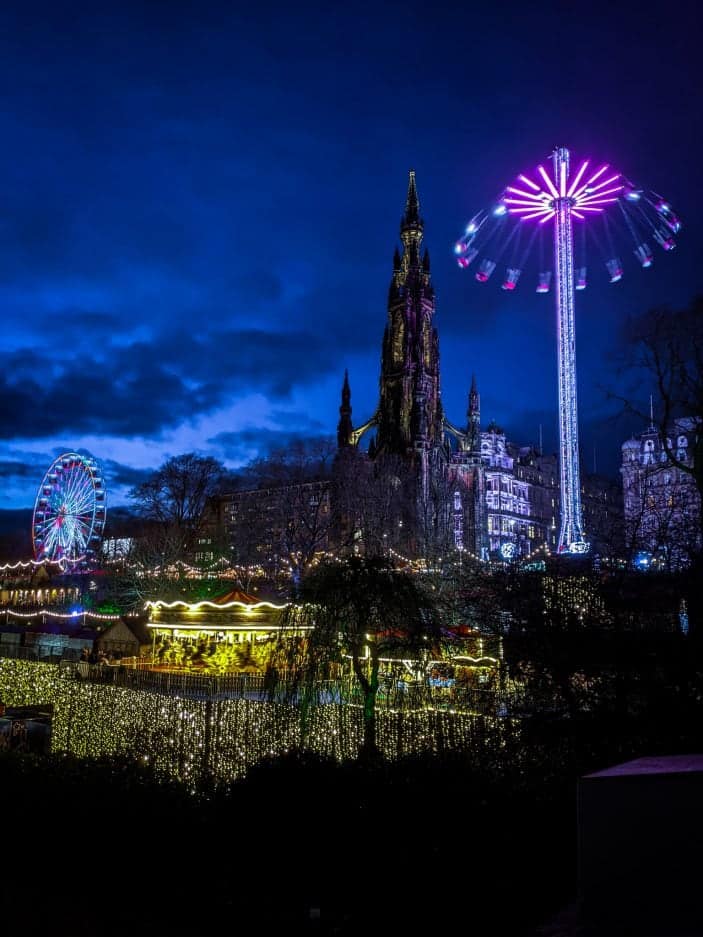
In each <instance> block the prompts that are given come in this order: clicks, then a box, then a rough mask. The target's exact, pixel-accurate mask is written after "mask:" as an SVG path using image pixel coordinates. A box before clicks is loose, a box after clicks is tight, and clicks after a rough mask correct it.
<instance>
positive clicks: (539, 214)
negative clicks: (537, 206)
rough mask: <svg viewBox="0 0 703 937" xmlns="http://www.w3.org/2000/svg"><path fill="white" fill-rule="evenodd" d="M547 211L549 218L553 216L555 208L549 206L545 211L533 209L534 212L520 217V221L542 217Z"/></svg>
mask: <svg viewBox="0 0 703 937" xmlns="http://www.w3.org/2000/svg"><path fill="white" fill-rule="evenodd" d="M545 212H546V214H547V218H551V217H552V215H553V214H554V210H553V209H549V208H547V209H545V210H543V211H533V212H532V213H531V214H529V215H523V216H522V218H521V219H520V221H529V220H530V218H541V217H542V216H543V215H544V214H545ZM545 220H546V219H545Z"/></svg>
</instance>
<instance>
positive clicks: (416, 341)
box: [376, 170, 443, 456]
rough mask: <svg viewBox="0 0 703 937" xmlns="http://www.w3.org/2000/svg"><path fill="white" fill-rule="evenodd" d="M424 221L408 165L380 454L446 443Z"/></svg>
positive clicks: (384, 368)
mask: <svg viewBox="0 0 703 937" xmlns="http://www.w3.org/2000/svg"><path fill="white" fill-rule="evenodd" d="M422 235H423V221H422V218H421V217H420V203H419V200H418V197H417V189H416V187H415V173H414V171H412V170H411V171H410V181H409V184H408V195H407V199H406V202H405V212H404V214H403V217H402V219H401V222H400V238H401V241H402V243H403V252H402V254H400V253H399V252H398V250H397V248H396V251H395V256H394V259H393V277H392V279H391V285H390V291H389V297H388V323H387V325H386V329H385V332H384V336H383V350H382V353H381V381H380V391H381V393H380V403H379V408H378V414H377V427H378V429H377V436H376V452H377V454H378V455H383V454H395V455H400V456H408V455H410V454H411V453H413V452H425V453H427V452H428V451H429V450H431V449H433V448H435V447H439V446H441V444H442V418H443V415H442V406H441V402H440V391H439V344H438V339H437V331H436V329H435V328H434V326H433V323H432V320H433V316H434V311H435V296H434V290H433V288H432V284H431V279H430V258H429V254H428V252H427V250H425V251H424V253H423V254H422V255H421V252H420V248H421V244H422Z"/></svg>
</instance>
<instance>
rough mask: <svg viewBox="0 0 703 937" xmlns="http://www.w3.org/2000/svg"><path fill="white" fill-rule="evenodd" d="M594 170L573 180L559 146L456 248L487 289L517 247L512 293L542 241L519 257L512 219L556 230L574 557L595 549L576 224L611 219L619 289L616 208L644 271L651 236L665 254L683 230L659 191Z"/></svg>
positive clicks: (543, 276) (569, 537)
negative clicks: (588, 514) (582, 426)
mask: <svg viewBox="0 0 703 937" xmlns="http://www.w3.org/2000/svg"><path fill="white" fill-rule="evenodd" d="M589 165H590V161H589V160H583V162H581V164H580V166H579V167H578V169H577V171H576V172H575V173H574V174H573V175H572V173H571V167H570V153H569V150H568V149H567V148H566V147H563V146H560V147H557V148H556V149H555V150H554V152H553V153H552V174H551V175H550V173H549V172H548V171H547V170H546V169H545V167H544V166H542V165H540V166H538V167H537V170H536V173H535V175H534V177H533V178H530V177H529V176H527V175H524V174H521V175H519V176H518V184H516V185H513V186H508V187H507V188H506V189H505V191H504V192H503V194H502V195H501V197H500V199H499V200H498V203H497V205H495V206H494V207H493V209H492V210H490V211H480V212H478V214H476V215H474V217H473V218H472V219H471V221H470V222H469V225H468V226H467V228H466V233H465V234H464V236H463V237H462V238H461V239H460V240H459V241H458V242H457V243H456V245H455V247H454V253H455V254H456V255H457V263H458V264H459V266H460V267H462V268H465V267H468V266H469V265H470V264H471V263H472V262H473V260H474V259H476V258H478V260H477V263H478V271H477V273H476V279H477V280H478V281H479V282H480V283H485V282H486V281H487V280H488V279H489V278H490V276H491V275H492V273H493V271H494V270H495V267H496V263H497V261H498V259H499V258H500V256H501V255H502V253H503V252H504V251H505V250H507V249H509V248H511V249H512V250H513V259H512V261H510V262H509V266H508V268H507V271H506V275H505V278H504V280H503V284H502V287H503V289H504V290H508V291H512V290H514V289H515V287H516V285H517V282H518V280H519V279H520V276H521V274H522V268H523V266H524V264H525V262H526V260H527V255H528V251H529V246H530V245H531V243H532V241H533V239H534V234H533V237H532V238H530V241H529V244H528V248H527V249H526V250H525V251H523V253H522V254H518V253H517V250H518V248H517V245H518V244H519V231H516V230H515V229H513V230H512V231H510V233H509V234H508V236H507V237H506V238H503V239H502V240H501V236H500V231H501V230H503V231H505V224H506V222H507V221H508V220H509V219H511V218H512V219H514V220H515V221H516V222H525V221H534V222H535V224H536V228H537V229H539V228H541V227H542V226H546V225H548V224H549V223H550V222H551V223H552V236H553V247H554V274H555V275H554V283H555V295H556V313H557V364H558V377H559V415H558V423H559V471H560V495H561V527H560V531H559V540H558V552H559V553H572V554H579V553H587V552H588V549H589V544H588V542H587V540H586V534H585V531H584V526H583V510H582V505H581V479H580V466H579V443H578V407H577V399H576V398H577V391H576V330H575V319H574V295H575V290H583V289H585V287H586V267H585V266H584V265H580V266H579V267H578V268H577V269H575V268H574V232H573V223H574V219H575V220H576V222H577V223H579V224H584V225H585V224H586V223H587V221H588V219H589V218H590V217H592V216H599V215H601V216H602V217H603V224H604V226H605V233H606V237H607V241H608V247H609V250H610V253H609V254H608V255H607V258H606V261H605V266H606V269H607V271H608V276H609V279H610V282H611V283H617V282H618V281H619V280H620V279H622V273H623V269H622V264H621V262H620V258H619V257H617V256H615V253H614V245H613V239H612V236H611V227H610V222H609V221H608V217H607V215H608V209H610V208H611V206H613V205H614V204H615V203H617V204H618V205H619V209H620V210H619V212H618V211H616V212H615V216H614V219H613V221H615V220H616V219H617V220H618V223H619V225H620V227H621V229H623V230H624V231H625V232H626V233H627V234H628V235H629V236H630V237H631V238H632V239H633V241H634V248H633V253H634V255H635V257H636V258H637V260H638V261H639V263H640V264H641V266H642V267H644V268H647V267H650V266H651V265H652V262H653V253H652V250H651V248H650V247H649V244H648V243H647V241H646V240H645V237H647V236H648V235H649V236H650V237H652V238H653V239H654V241H655V242H656V243H657V244H659V245H660V247H661V248H662V249H663V250H665V251H670V250H673V248H674V247H675V246H676V244H675V241H674V238H673V237H672V233H673V234H676V233H677V232H678V231H679V230H680V228H681V222H680V221H679V219H678V217H677V216H676V215H675V214H674V212H673V210H672V208H671V206H670V205H669V204H668V203H667V202H666V201H665V200H664V199H663V198H662V197H661V196H660V195H657V193H656V192H651V191H644V190H643V189H640V188H638V187H636V186H635V185H633V184H632V183H631V182H630V181H629V180H627V179H626V178H625V177H624V176H622V175H621V174H620V173H619V172H612V171H611V173H608V170H609V168H610V167H609V166H608V164H605V165H602V166H600V168H598V169H597V170H596V171H595V172H590V171H589ZM584 230H585V229H584ZM511 246H512V247H511ZM551 279H552V278H551V272H550V271H548V270H544V269H540V272H539V277H538V282H537V290H536V291H537V292H538V293H547V292H549V289H550V283H551Z"/></svg>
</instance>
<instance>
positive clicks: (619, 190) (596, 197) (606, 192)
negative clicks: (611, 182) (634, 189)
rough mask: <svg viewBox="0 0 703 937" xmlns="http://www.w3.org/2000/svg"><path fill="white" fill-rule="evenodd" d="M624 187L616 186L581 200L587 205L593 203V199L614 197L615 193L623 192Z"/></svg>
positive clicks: (585, 196)
mask: <svg viewBox="0 0 703 937" xmlns="http://www.w3.org/2000/svg"><path fill="white" fill-rule="evenodd" d="M623 188H624V186H622V185H616V186H613V187H612V188H610V189H604V191H603V192H594V193H593V194H592V195H584V197H583V198H582V199H579V201H580V202H583V203H584V204H586V203H587V202H591V201H593V199H594V198H595V199H598V198H603V196H604V195H612V194H613V192H622V190H623Z"/></svg>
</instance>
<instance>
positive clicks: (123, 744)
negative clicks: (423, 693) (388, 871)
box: [0, 658, 520, 788]
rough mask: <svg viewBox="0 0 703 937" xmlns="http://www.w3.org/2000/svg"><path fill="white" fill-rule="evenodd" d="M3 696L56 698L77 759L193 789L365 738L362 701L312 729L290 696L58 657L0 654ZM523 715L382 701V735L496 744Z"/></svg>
mask: <svg viewBox="0 0 703 937" xmlns="http://www.w3.org/2000/svg"><path fill="white" fill-rule="evenodd" d="M0 696H1V697H2V699H3V700H4V701H5V702H6V703H7V704H8V705H10V706H24V705H31V704H37V703H38V702H41V703H42V704H53V706H54V719H53V726H52V748H53V749H54V750H55V751H69V752H72V753H73V754H75V755H78V756H79V757H93V758H97V757H100V756H104V755H114V754H126V755H129V756H131V757H134V758H135V759H139V760H141V761H143V762H149V763H150V764H151V765H152V766H153V767H154V769H155V770H156V771H157V772H158V773H160V774H162V775H163V776H170V777H177V778H180V779H182V780H184V781H186V782H187V783H189V784H192V785H193V787H194V788H195V787H197V786H198V785H199V784H200V783H201V782H202V781H203V780H204V779H206V778H207V779H209V780H211V781H214V782H215V783H223V782H227V781H231V780H233V779H234V778H237V777H240V776H242V775H243V774H245V773H246V771H247V769H248V768H249V767H250V766H251V765H253V764H256V762H258V761H260V760H261V759H263V758H266V757H269V756H271V755H282V754H284V753H285V752H287V751H289V750H291V749H294V748H301V747H304V748H307V749H309V750H311V751H315V752H319V753H320V754H325V755H329V756H331V757H334V758H336V759H338V760H340V761H342V760H344V759H348V758H354V757H355V756H356V754H357V753H358V751H359V746H360V744H361V740H362V737H363V728H362V713H361V708H360V707H359V706H355V705H350V704H340V703H324V704H319V705H315V706H312V707H310V709H309V711H308V712H307V718H306V721H305V727H304V731H303V725H302V722H301V718H300V716H301V712H300V707H298V706H296V705H295V704H292V703H273V702H260V701H252V700H247V699H222V698H219V697H216V696H212V697H209V698H208V697H206V698H199V699H196V698H187V697H184V696H182V695H168V694H162V693H158V692H146V691H140V690H134V689H130V688H124V687H120V686H114V685H110V684H100V683H88V682H82V681H76V680H74V679H73V678H72V676H71V671H70V670H64V669H62V668H59V667H57V666H55V665H52V664H43V663H35V662H28V661H21V660H8V659H4V658H0ZM519 735H520V725H519V721H518V720H516V719H512V718H496V717H492V716H484V715H476V714H475V713H471V712H458V711H456V710H451V709H442V710H440V709H432V708H423V709H416V710H404V711H402V712H400V711H398V710H393V709H383V708H380V709H379V710H378V713H377V741H378V744H379V747H380V749H381V751H382V752H383V754H384V755H385V756H386V757H387V758H389V759H396V758H402V757H404V756H406V755H410V754H413V753H418V752H435V753H442V752H446V751H460V750H465V751H474V752H480V751H481V750H482V749H489V748H490V750H491V751H493V752H494V751H495V750H496V749H501V748H504V747H506V746H507V745H508V744H509V743H510V742H511V741H512V742H514V741H516V740H517V739H518V738H519Z"/></svg>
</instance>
